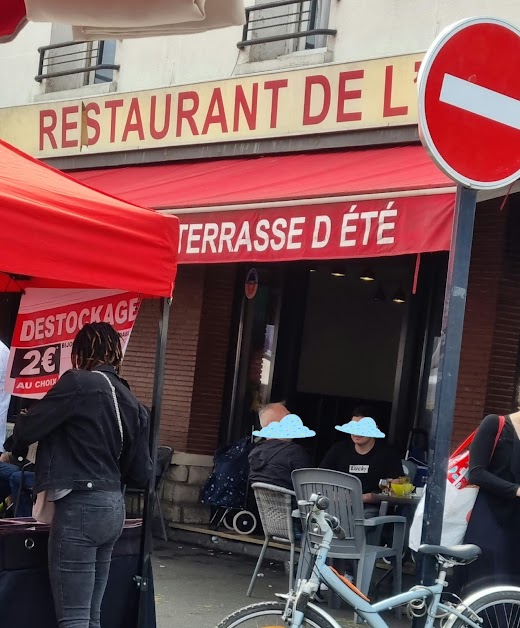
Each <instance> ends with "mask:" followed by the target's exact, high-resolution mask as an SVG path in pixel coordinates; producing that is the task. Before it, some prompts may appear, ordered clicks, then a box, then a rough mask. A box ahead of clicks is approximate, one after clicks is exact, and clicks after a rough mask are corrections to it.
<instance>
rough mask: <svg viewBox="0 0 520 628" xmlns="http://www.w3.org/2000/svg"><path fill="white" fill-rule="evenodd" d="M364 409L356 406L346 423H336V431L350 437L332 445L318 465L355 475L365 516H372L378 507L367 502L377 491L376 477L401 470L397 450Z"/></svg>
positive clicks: (379, 477)
mask: <svg viewBox="0 0 520 628" xmlns="http://www.w3.org/2000/svg"><path fill="white" fill-rule="evenodd" d="M368 412H370V410H369V409H368V408H363V407H359V408H356V409H355V410H354V412H353V416H352V420H351V421H350V422H349V423H346V424H344V425H336V429H337V430H338V431H340V432H344V433H346V434H350V438H348V439H345V440H342V441H340V442H339V443H336V444H335V445H332V447H331V448H330V449H329V451H328V452H327V453H326V454H325V457H324V458H323V460H322V461H321V464H320V467H321V468H324V469H333V470H334V471H342V472H343V473H348V474H350V475H354V476H356V477H357V478H359V480H360V481H361V486H362V491H363V502H364V503H365V516H374V515H376V514H377V513H378V510H379V509H378V508H377V507H376V506H375V504H371V502H372V495H371V494H372V493H374V492H376V493H377V492H379V480H381V479H389V478H392V479H394V478H398V477H400V476H402V475H403V473H404V472H403V466H402V463H401V457H400V456H399V453H398V452H397V451H396V450H395V449H393V448H392V447H390V446H389V445H387V444H386V443H385V442H384V441H383V439H384V437H385V435H384V434H383V432H381V431H380V430H379V428H378V427H377V424H376V422H375V421H374V419H373V418H372V417H370V416H369V414H368Z"/></svg>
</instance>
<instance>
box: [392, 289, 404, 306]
mask: <svg viewBox="0 0 520 628" xmlns="http://www.w3.org/2000/svg"><path fill="white" fill-rule="evenodd" d="M392 301H393V302H394V303H399V304H401V303H406V296H405V294H404V292H403V291H402V290H398V291H397V292H396V293H395V295H394V298H393V299H392Z"/></svg>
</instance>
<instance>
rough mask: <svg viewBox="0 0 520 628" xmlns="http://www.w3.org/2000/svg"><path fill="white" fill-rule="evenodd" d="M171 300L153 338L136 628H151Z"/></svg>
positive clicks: (163, 301)
mask: <svg viewBox="0 0 520 628" xmlns="http://www.w3.org/2000/svg"><path fill="white" fill-rule="evenodd" d="M171 301H172V300H171V299H166V298H162V299H161V317H160V320H159V333H158V337H157V351H156V354H155V372H154V384H153V397H152V412H151V419H150V452H151V456H152V462H153V469H154V473H153V474H152V479H151V481H150V482H149V483H148V487H147V490H146V493H145V499H144V509H143V528H142V534H141V550H140V555H139V568H138V573H137V574H136V576H134V580H135V583H136V585H137V587H138V589H139V596H138V613H137V624H136V625H137V628H151V627H150V626H146V620H147V617H146V596H147V595H149V593H148V587H149V577H150V574H151V558H152V551H153V540H152V518H153V506H154V503H155V468H156V465H157V443H158V440H159V427H160V423H161V410H162V400H163V390H164V367H165V363H166V347H167V341H168V322H169V318H170V305H171Z"/></svg>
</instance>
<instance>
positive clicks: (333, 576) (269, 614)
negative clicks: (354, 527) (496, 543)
mask: <svg viewBox="0 0 520 628" xmlns="http://www.w3.org/2000/svg"><path fill="white" fill-rule="evenodd" d="M299 505H300V506H310V508H311V509H310V512H309V515H308V519H307V526H309V525H313V526H317V527H316V531H317V532H318V533H319V534H320V536H321V538H322V540H321V542H320V543H319V545H318V544H316V546H315V548H314V552H313V553H312V560H311V564H310V567H309V570H308V572H307V574H310V575H309V577H308V578H306V577H305V576H303V577H300V579H299V581H298V583H297V585H296V590H294V591H289V593H287V594H277V597H279V598H281V600H284V601H279V602H278V601H273V602H260V603H257V604H251V605H249V606H246V607H245V608H242V609H240V610H238V611H235V612H234V613H232V614H231V615H228V616H227V617H226V618H225V619H223V620H222V621H221V622H220V623H219V624H218V626H217V628H238V627H239V626H240V627H244V628H246V627H247V626H255V628H260V627H262V626H263V627H265V628H267V627H268V628H274V627H276V626H290V628H300V627H302V626H303V627H305V628H341V626H340V624H338V622H337V621H336V620H335V619H334V618H333V617H331V616H330V615H329V613H327V611H325V610H324V609H322V608H320V607H318V606H317V605H316V604H313V603H312V600H313V598H314V596H315V595H316V593H317V592H318V591H319V587H320V583H324V584H326V585H327V586H328V588H329V589H330V590H331V591H333V592H335V593H336V594H337V595H339V597H340V598H341V599H342V600H343V601H345V602H346V603H347V604H349V605H350V606H351V607H352V608H353V609H354V611H355V612H356V613H357V614H358V615H359V617H360V618H361V619H362V620H364V621H365V622H366V624H368V626H370V627H371V628H388V624H387V623H386V622H385V620H384V619H383V618H382V617H381V614H380V613H382V612H383V611H388V610H393V609H395V608H397V607H400V606H404V605H407V610H408V617H409V618H410V619H412V618H413V617H421V616H426V621H425V628H432V627H433V626H434V623H435V621H436V620H440V622H441V626H442V628H463V627H470V628H505V627H506V626H507V627H508V628H509V627H511V628H515V627H516V628H518V627H520V588H518V587H490V588H487V589H484V590H482V591H479V592H478V593H475V594H474V595H472V596H470V597H469V598H468V599H466V600H464V601H462V600H460V599H459V598H455V600H456V602H455V603H453V602H449V601H444V600H442V594H443V592H444V588H445V587H446V586H447V582H446V575H447V571H448V569H450V568H453V567H456V566H459V565H465V564H469V563H470V562H472V561H474V560H476V559H477V558H478V556H479V555H480V553H481V550H480V548H479V547H477V546H476V545H458V546H455V547H442V546H437V545H422V546H421V547H420V548H419V552H422V553H423V554H426V555H433V556H435V557H436V559H437V563H438V577H437V579H436V581H435V584H433V585H431V586H422V585H418V586H414V587H412V588H411V589H410V590H409V591H407V592H405V593H400V594H399V595H395V596H393V597H390V598H388V599H386V600H383V601H381V602H378V603H376V604H371V603H370V601H369V599H368V598H367V597H365V596H364V595H363V594H362V593H361V592H360V591H359V590H358V589H357V588H356V587H355V586H354V585H353V584H352V583H351V582H349V581H348V580H347V579H346V578H344V577H342V576H341V575H340V574H339V573H337V572H336V571H335V570H334V569H333V568H332V567H329V566H327V565H326V560H327V554H328V550H329V548H330V543H331V540H332V538H333V536H334V535H336V536H337V537H338V538H340V539H341V538H345V531H344V530H343V528H342V527H341V526H340V524H339V521H338V519H337V518H336V517H332V516H331V515H329V514H328V513H327V512H326V510H327V508H328V507H329V500H328V498H327V497H324V496H320V495H311V497H310V498H309V501H304V502H299ZM318 528H319V529H318ZM454 597H455V596H454Z"/></svg>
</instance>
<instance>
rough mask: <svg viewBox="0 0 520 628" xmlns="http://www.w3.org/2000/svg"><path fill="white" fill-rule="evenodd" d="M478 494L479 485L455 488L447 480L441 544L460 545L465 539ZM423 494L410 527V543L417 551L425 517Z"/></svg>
mask: <svg viewBox="0 0 520 628" xmlns="http://www.w3.org/2000/svg"><path fill="white" fill-rule="evenodd" d="M477 495H478V487H477V486H471V485H470V486H466V487H464V488H460V489H459V488H455V486H454V485H453V484H452V483H451V482H446V498H445V502H444V517H443V522H442V535H441V545H445V546H448V547H449V546H450V545H458V544H459V543H462V541H463V540H464V535H465V534H466V528H467V527H468V522H469V518H470V516H471V511H472V510H473V506H474V505H475V500H476V499H477ZM424 499H425V496H424V495H423V497H422V499H421V501H420V502H419V505H418V506H417V510H416V511H415V515H414V518H413V522H412V525H411V527H410V538H409V541H408V545H409V546H410V549H412V550H414V551H415V552H416V551H417V550H418V549H419V545H420V544H421V536H422V528H423V518H424Z"/></svg>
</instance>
